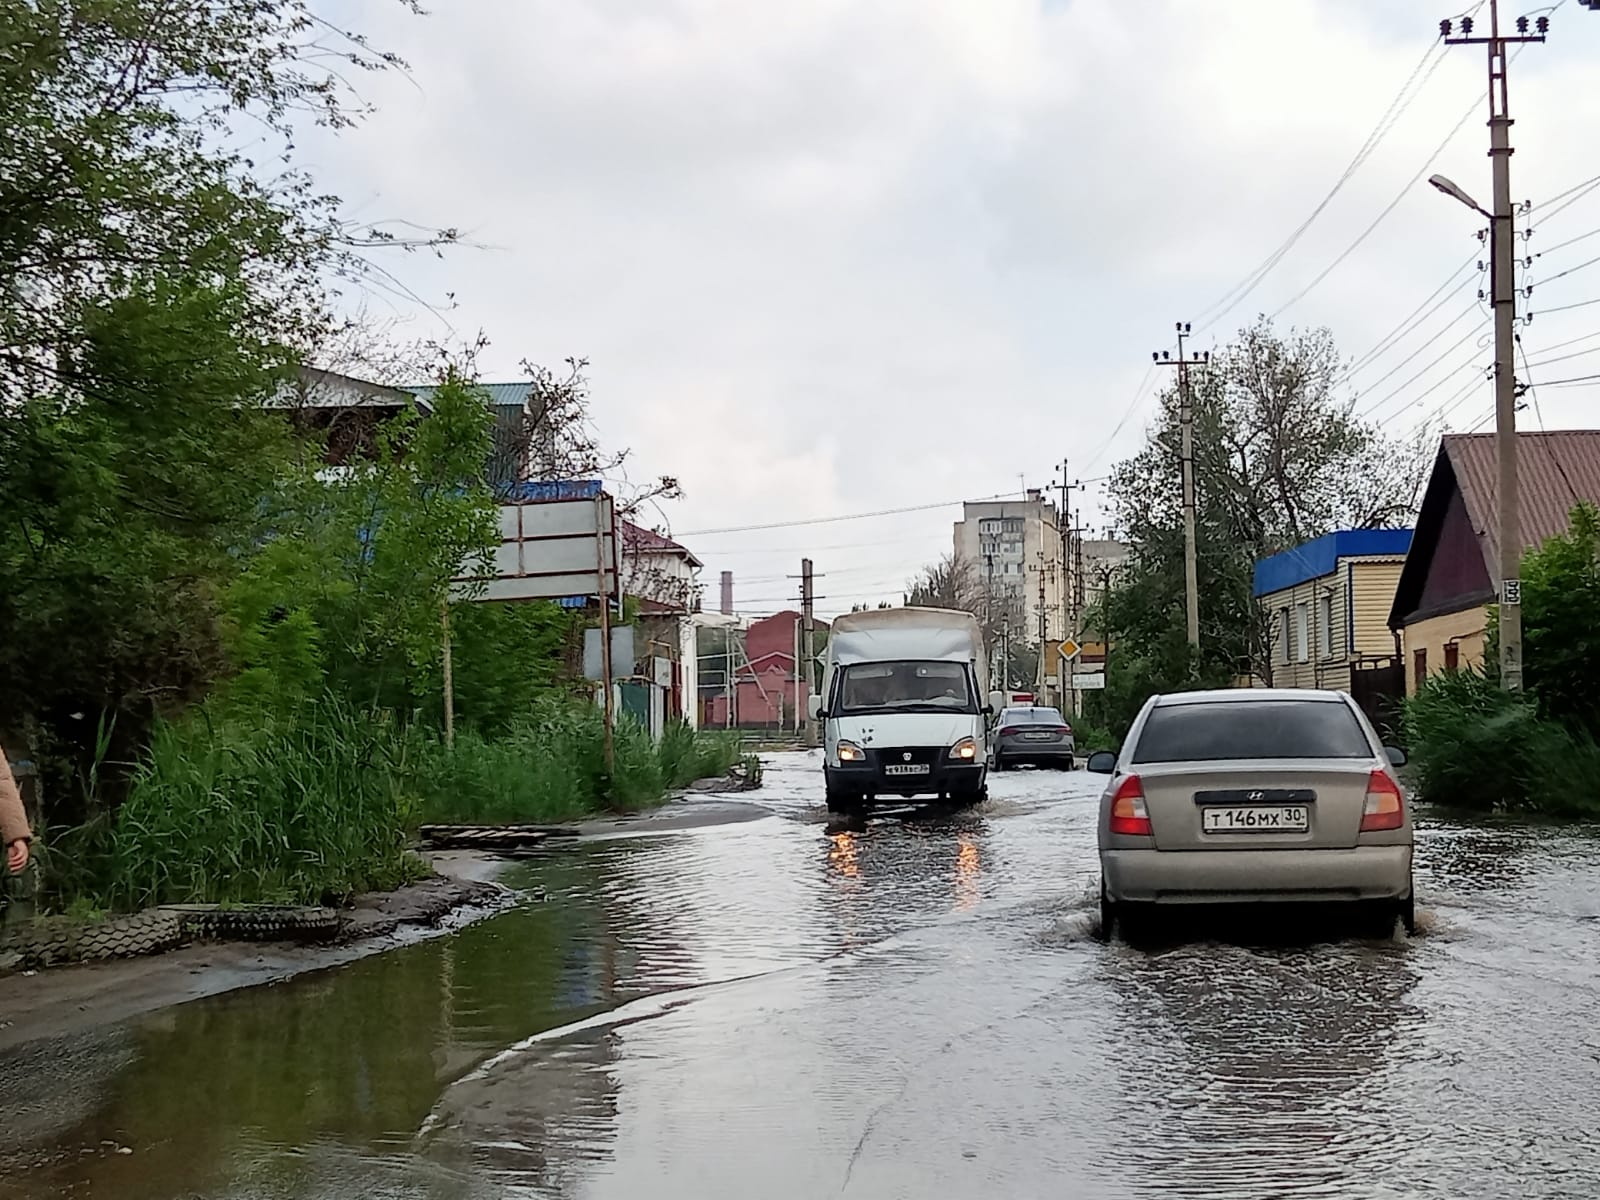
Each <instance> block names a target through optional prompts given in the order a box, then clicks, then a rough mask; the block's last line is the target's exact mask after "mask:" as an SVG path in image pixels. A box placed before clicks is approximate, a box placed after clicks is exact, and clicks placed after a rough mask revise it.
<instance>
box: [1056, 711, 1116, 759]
mask: <svg viewBox="0 0 1600 1200" xmlns="http://www.w3.org/2000/svg"><path fill="white" fill-rule="evenodd" d="M1067 720H1068V723H1069V724H1071V726H1072V741H1073V744H1074V745H1076V746H1077V748H1078V754H1079V756H1080V757H1087V756H1088V755H1090V754H1093V753H1094V752H1095V751H1096V750H1116V749H1118V748H1119V747H1120V746H1121V745H1122V739H1121V738H1119V737H1117V736H1115V735H1114V734H1113V733H1112V732H1111V730H1109V729H1107V728H1106V727H1105V726H1104V725H1097V724H1095V723H1094V722H1093V721H1091V720H1089V719H1088V718H1087V717H1069V718H1067Z"/></svg>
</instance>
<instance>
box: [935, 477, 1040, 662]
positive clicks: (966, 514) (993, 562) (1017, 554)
mask: <svg viewBox="0 0 1600 1200" xmlns="http://www.w3.org/2000/svg"><path fill="white" fill-rule="evenodd" d="M961 516H962V519H961V520H959V521H957V522H956V525H955V555H956V558H957V560H959V561H962V562H966V563H970V564H971V567H972V570H973V571H974V573H975V574H976V577H977V581H978V583H979V585H980V586H981V587H982V588H983V589H984V592H985V594H986V596H987V597H988V598H989V599H990V601H991V603H992V604H995V605H998V606H1000V607H1001V613H1000V617H1001V622H1003V623H1005V624H1007V625H1009V626H1013V627H1012V628H1010V630H1009V632H1010V635H1011V636H1013V637H1016V638H1018V639H1019V640H1020V641H1022V642H1025V643H1028V644H1036V643H1038V642H1039V640H1040V634H1041V632H1042V633H1043V635H1044V637H1045V639H1049V638H1056V637H1060V636H1061V634H1062V632H1063V631H1062V629H1061V624H1062V613H1063V611H1064V610H1063V607H1062V601H1063V598H1064V593H1063V591H1062V584H1063V581H1064V580H1063V576H1064V572H1063V570H1062V545H1061V527H1060V522H1059V520H1058V517H1057V513H1056V506H1055V505H1054V504H1052V503H1051V502H1050V501H1049V500H1047V499H1045V497H1044V495H1043V493H1041V492H1040V491H1039V490H1038V489H1037V488H1033V489H1029V491H1028V492H1027V494H1026V497H1025V498H1024V499H1021V500H983V501H969V502H968V503H967V504H964V505H963V506H962V514H961ZM1041 613H1042V614H1043V618H1044V620H1043V624H1041V621H1040V616H1041ZM992 623H1000V622H992Z"/></svg>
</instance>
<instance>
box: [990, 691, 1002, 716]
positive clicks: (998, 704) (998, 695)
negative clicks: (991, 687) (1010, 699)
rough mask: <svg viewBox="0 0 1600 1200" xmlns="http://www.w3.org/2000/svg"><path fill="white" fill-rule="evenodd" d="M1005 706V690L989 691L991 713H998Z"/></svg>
mask: <svg viewBox="0 0 1600 1200" xmlns="http://www.w3.org/2000/svg"><path fill="white" fill-rule="evenodd" d="M1005 706H1006V694H1005V693H1004V692H990V693H989V711H990V712H991V713H997V712H999V711H1000V710H1001V709H1002V708H1004V707H1005Z"/></svg>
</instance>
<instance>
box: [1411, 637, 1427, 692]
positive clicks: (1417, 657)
mask: <svg viewBox="0 0 1600 1200" xmlns="http://www.w3.org/2000/svg"><path fill="white" fill-rule="evenodd" d="M1411 670H1412V672H1413V673H1414V674H1415V675H1416V677H1417V686H1418V687H1421V686H1422V681H1423V680H1424V679H1426V678H1427V677H1428V648H1427V647H1426V646H1418V647H1417V648H1416V649H1415V650H1413V651H1412V652H1411Z"/></svg>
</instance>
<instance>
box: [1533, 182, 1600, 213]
mask: <svg viewBox="0 0 1600 1200" xmlns="http://www.w3.org/2000/svg"><path fill="white" fill-rule="evenodd" d="M1593 187H1600V175H1596V176H1594V177H1593V178H1591V179H1585V180H1584V181H1583V182H1582V183H1575V184H1573V185H1572V186H1571V187H1569V188H1568V189H1567V190H1566V191H1564V192H1558V193H1557V194H1556V195H1554V196H1551V197H1550V198H1549V199H1548V200H1544V201H1541V202H1540V203H1539V204H1538V205H1536V206H1535V208H1534V211H1535V212H1537V211H1538V210H1539V209H1541V208H1544V207H1545V206H1546V205H1549V204H1554V203H1556V202H1557V201H1558V200H1565V199H1566V198H1567V197H1568V196H1570V195H1572V193H1574V192H1578V191H1582V192H1584V193H1585V194H1587V193H1588V190H1589V189H1590V188H1593Z"/></svg>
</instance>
